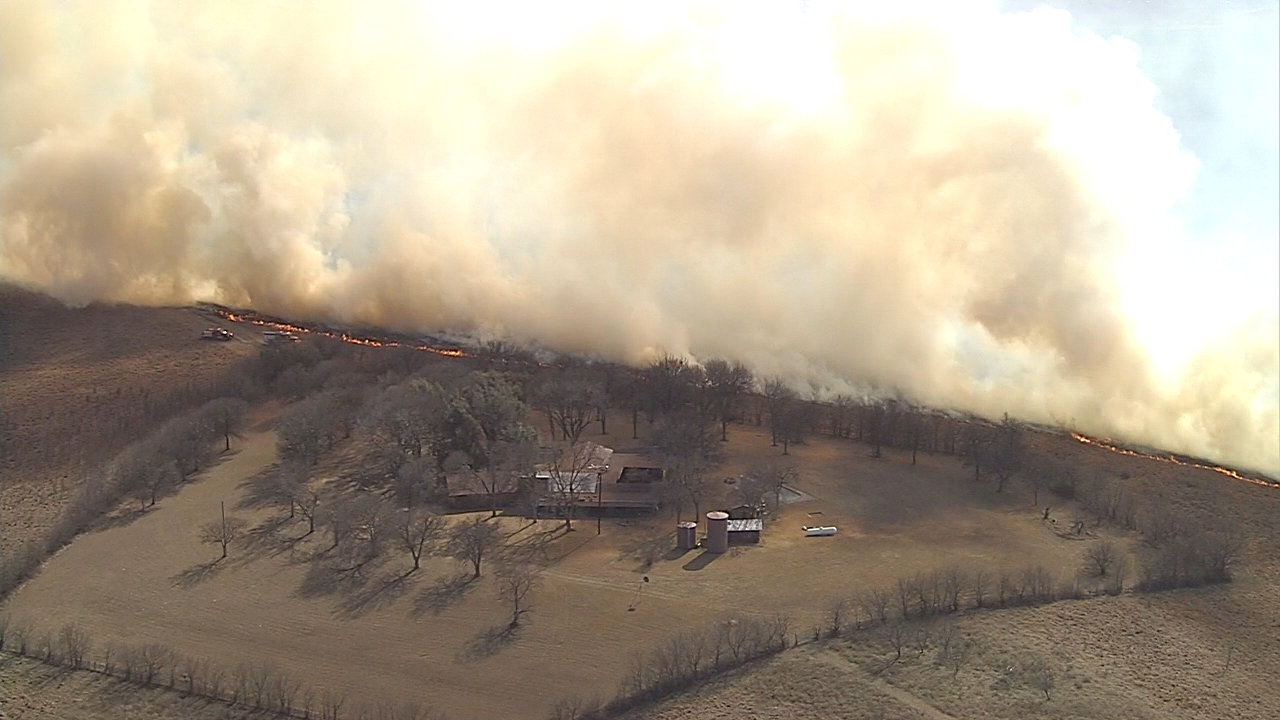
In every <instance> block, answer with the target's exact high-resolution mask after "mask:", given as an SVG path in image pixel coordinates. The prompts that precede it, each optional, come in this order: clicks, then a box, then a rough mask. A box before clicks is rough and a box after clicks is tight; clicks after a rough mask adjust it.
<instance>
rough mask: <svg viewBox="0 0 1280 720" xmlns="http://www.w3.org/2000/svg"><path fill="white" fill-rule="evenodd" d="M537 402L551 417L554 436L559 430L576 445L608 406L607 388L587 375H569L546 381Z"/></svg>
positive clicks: (569, 441) (564, 437) (538, 393)
mask: <svg viewBox="0 0 1280 720" xmlns="http://www.w3.org/2000/svg"><path fill="white" fill-rule="evenodd" d="M534 398H535V402H536V403H537V405H538V406H539V407H540V408H542V411H543V412H544V413H545V414H546V416H547V422H548V423H549V424H550V425H551V427H552V436H553V437H554V435H555V430H557V429H558V430H559V431H560V435H561V437H562V438H563V439H564V440H565V441H566V442H568V443H569V444H570V445H573V444H575V443H577V442H578V440H579V438H581V437H582V431H583V430H585V429H586V428H587V425H588V424H590V422H591V420H592V418H593V417H595V413H596V411H597V409H599V407H600V406H601V405H602V404H603V403H604V388H603V387H602V385H601V383H600V382H599V380H597V379H594V378H591V377H588V376H586V375H584V374H577V373H574V374H566V375H563V376H560V377H553V378H549V379H547V380H545V381H544V382H543V384H542V385H540V386H539V387H538V389H537V391H536V392H535V394H534Z"/></svg>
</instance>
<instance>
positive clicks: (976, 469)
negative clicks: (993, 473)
mask: <svg viewBox="0 0 1280 720" xmlns="http://www.w3.org/2000/svg"><path fill="white" fill-rule="evenodd" d="M993 444H994V437H993V434H992V431H991V428H989V427H987V426H985V425H980V424H977V423H970V424H969V426H968V427H966V428H965V430H964V437H963V439H962V447H963V449H964V456H965V465H967V466H969V467H972V468H973V480H974V482H977V481H979V480H981V479H982V465H983V463H985V462H987V460H988V458H989V457H990V455H991V446H992V445H993Z"/></svg>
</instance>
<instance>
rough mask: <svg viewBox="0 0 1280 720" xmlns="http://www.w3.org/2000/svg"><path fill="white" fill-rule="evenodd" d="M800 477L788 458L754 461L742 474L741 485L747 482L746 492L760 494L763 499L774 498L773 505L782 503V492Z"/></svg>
mask: <svg viewBox="0 0 1280 720" xmlns="http://www.w3.org/2000/svg"><path fill="white" fill-rule="evenodd" d="M798 479H799V472H798V471H797V470H796V466H795V465H793V464H791V463H789V462H787V461H786V460H781V459H778V460H768V461H765V462H758V463H753V464H752V465H750V466H749V467H748V468H747V470H746V472H744V473H743V474H742V479H741V480H739V481H738V482H739V485H742V484H744V483H745V484H746V492H747V493H749V494H750V495H752V496H755V495H756V494H757V493H759V494H760V497H761V499H764V498H772V500H773V503H772V507H774V508H776V507H778V506H779V505H781V504H782V492H783V490H784V489H786V487H787V486H788V485H793V484H795V483H796V481H797V480H798Z"/></svg>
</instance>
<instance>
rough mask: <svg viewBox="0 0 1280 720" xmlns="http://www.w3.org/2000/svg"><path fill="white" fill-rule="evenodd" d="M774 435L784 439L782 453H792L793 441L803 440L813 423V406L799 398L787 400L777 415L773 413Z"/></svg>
mask: <svg viewBox="0 0 1280 720" xmlns="http://www.w3.org/2000/svg"><path fill="white" fill-rule="evenodd" d="M770 417H772V418H774V420H775V422H774V423H773V430H774V435H775V436H776V437H777V439H778V440H781V441H782V454H783V455H790V454H791V445H792V443H798V442H802V441H803V440H804V437H805V435H806V434H808V432H809V428H810V427H811V426H812V425H813V406H812V405H810V404H808V403H806V402H803V401H802V400H799V399H793V400H790V401H786V402H785V403H784V404H783V405H782V407H781V408H779V409H778V414H777V415H776V416H774V415H771V416H770Z"/></svg>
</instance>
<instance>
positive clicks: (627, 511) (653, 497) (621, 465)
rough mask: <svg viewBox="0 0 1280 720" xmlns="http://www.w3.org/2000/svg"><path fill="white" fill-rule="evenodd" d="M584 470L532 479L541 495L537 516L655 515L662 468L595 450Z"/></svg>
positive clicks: (643, 458) (642, 459)
mask: <svg viewBox="0 0 1280 720" xmlns="http://www.w3.org/2000/svg"><path fill="white" fill-rule="evenodd" d="M590 452H591V457H590V460H589V461H587V462H585V463H584V462H579V463H578V465H579V467H581V466H583V465H585V466H586V469H585V470H581V471H579V472H564V471H556V470H542V471H540V472H538V474H537V475H536V482H537V487H538V488H539V490H540V491H541V494H540V497H539V500H538V504H537V506H538V507H537V509H538V514H539V515H544V514H548V513H549V514H553V515H558V514H563V513H565V512H568V511H569V509H570V508H572V511H573V513H574V515H576V516H579V517H595V516H597V515H600V516H604V517H611V516H612V517H619V516H637V515H652V514H654V513H656V512H657V511H658V505H659V500H660V496H661V484H662V478H663V471H662V467H661V466H660V465H659V464H658V463H657V462H655V461H653V460H651V459H649V458H648V457H646V456H644V455H638V454H622V453H614V451H613V450H612V449H611V448H607V447H603V446H595V447H594V448H592V449H591V450H590Z"/></svg>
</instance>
